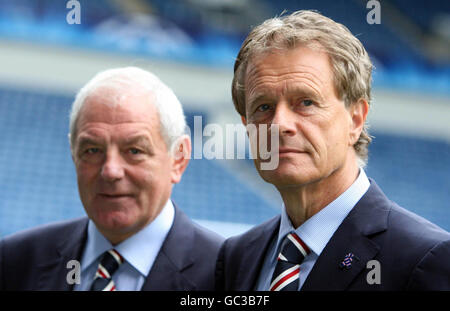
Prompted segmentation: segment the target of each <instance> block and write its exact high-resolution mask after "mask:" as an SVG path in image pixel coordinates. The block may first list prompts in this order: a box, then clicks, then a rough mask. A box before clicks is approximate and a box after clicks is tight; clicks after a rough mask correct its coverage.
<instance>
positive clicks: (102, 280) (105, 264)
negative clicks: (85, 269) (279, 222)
mask: <svg viewBox="0 0 450 311" xmlns="http://www.w3.org/2000/svg"><path fill="white" fill-rule="evenodd" d="M123 262H124V259H123V257H122V256H121V255H120V254H119V252H118V251H116V250H115V249H111V250H109V251H107V252H105V253H104V255H103V257H102V260H101V261H100V264H99V265H98V269H97V273H96V274H95V277H94V282H93V283H92V285H91V290H92V291H115V290H116V285H115V284H114V281H113V279H112V275H113V274H114V272H116V270H117V269H118V268H119V266H120V265H121V264H122V263H123Z"/></svg>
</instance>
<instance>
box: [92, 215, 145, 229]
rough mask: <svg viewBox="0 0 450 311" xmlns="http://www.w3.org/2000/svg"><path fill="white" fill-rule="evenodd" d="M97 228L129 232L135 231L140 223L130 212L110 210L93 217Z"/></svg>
mask: <svg viewBox="0 0 450 311" xmlns="http://www.w3.org/2000/svg"><path fill="white" fill-rule="evenodd" d="M92 220H93V221H94V222H95V224H96V225H97V227H99V228H102V229H105V230H108V231H118V232H127V231H133V229H134V228H135V227H136V223H137V222H138V217H137V215H135V213H133V212H132V211H130V210H127V209H124V210H109V211H105V210H102V211H98V212H97V213H95V216H94V217H92Z"/></svg>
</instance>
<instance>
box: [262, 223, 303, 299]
mask: <svg viewBox="0 0 450 311" xmlns="http://www.w3.org/2000/svg"><path fill="white" fill-rule="evenodd" d="M310 252H311V251H310V249H309V248H308V246H306V244H305V243H304V242H303V241H302V240H301V239H300V238H299V237H298V235H297V234H295V233H294V232H292V233H289V234H288V235H287V236H286V237H285V238H284V241H283V244H282V246H281V252H280V254H279V255H278V258H277V265H276V266H275V271H274V273H273V276H272V281H271V283H270V291H296V290H298V286H299V276H300V264H301V263H302V261H303V260H304V259H305V257H306V256H307V255H308V254H309V253H310Z"/></svg>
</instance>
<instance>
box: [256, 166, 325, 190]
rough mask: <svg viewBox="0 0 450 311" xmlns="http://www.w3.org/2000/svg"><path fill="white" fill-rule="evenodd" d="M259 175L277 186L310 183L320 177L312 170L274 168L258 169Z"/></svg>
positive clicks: (283, 186) (295, 185)
mask: <svg viewBox="0 0 450 311" xmlns="http://www.w3.org/2000/svg"><path fill="white" fill-rule="evenodd" d="M259 175H260V176H261V178H262V179H264V180H265V181H266V182H268V183H271V184H273V185H274V186H275V187H277V188H279V189H280V188H285V187H299V186H304V185H307V184H310V183H312V182H314V181H317V180H319V179H320V177H319V176H318V174H317V173H316V172H314V171H309V170H304V169H298V168H296V169H286V170H284V169H276V170H271V171H270V170H266V171H264V170H260V171H259Z"/></svg>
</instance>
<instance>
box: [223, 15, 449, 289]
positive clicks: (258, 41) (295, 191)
mask: <svg viewBox="0 0 450 311" xmlns="http://www.w3.org/2000/svg"><path fill="white" fill-rule="evenodd" d="M371 72H372V63H371V61H370V59H369V56H368V54H367V52H366V50H365V49H364V47H363V45H362V44H361V42H360V41H359V40H358V39H357V38H356V37H355V36H353V35H352V34H351V33H350V31H349V30H348V29H347V28H346V27H345V26H343V25H341V24H338V23H336V22H334V21H333V20H331V19H329V18H327V17H325V16H323V15H321V14H319V13H316V12H312V11H298V12H295V13H293V14H291V15H288V16H284V17H279V18H273V19H270V20H267V21H265V22H264V23H263V24H261V25H259V26H257V27H256V28H254V29H253V30H252V31H251V32H250V34H249V35H248V37H247V38H246V40H245V41H244V43H243V45H242V47H241V50H240V51H239V54H238V57H237V60H236V62H235V66H234V79H233V82H232V95H233V102H234V105H235V108H236V110H237V111H238V112H239V114H240V115H241V118H242V122H243V123H244V124H245V125H253V126H256V128H259V129H261V128H264V127H261V126H262V125H264V126H265V128H267V129H268V133H265V135H264V136H263V137H269V142H270V145H271V146H274V145H275V146H278V148H275V149H276V150H271V151H270V153H269V157H266V156H264V157H263V156H261V155H260V154H259V152H258V153H257V156H256V158H255V160H254V162H255V166H256V168H257V170H258V172H259V174H260V176H261V177H262V178H263V179H264V180H265V181H266V182H269V183H271V184H273V185H274V186H275V187H276V188H277V190H278V191H279V193H280V195H281V197H282V199H283V203H284V204H283V209H282V212H281V215H279V216H277V217H275V218H273V219H271V220H269V221H267V222H266V223H264V224H262V225H259V226H256V227H255V228H253V229H251V230H250V231H248V232H246V233H244V234H242V235H239V236H236V237H232V238H230V239H228V240H227V241H226V242H225V243H224V244H223V246H222V248H221V251H220V253H219V259H218V262H217V270H216V274H217V287H216V288H217V289H218V290H271V291H279V290H294V291H296V290H450V260H449V258H450V234H449V233H448V232H446V231H445V230H443V229H441V228H439V227H438V226H436V225H434V224H432V223H430V222H428V221H427V220H425V219H423V218H421V217H419V216H417V215H415V214H413V213H411V212H408V211H407V210H405V209H403V208H401V207H399V206H398V205H397V204H395V203H394V202H392V201H390V200H389V199H388V198H387V197H386V196H385V195H384V194H383V192H382V191H381V189H380V188H379V187H378V186H377V184H376V183H375V181H374V180H372V179H370V178H368V177H367V176H366V174H365V172H364V169H363V167H364V164H365V163H366V161H367V154H368V145H369V144H370V142H371V137H370V136H369V134H368V132H367V128H366V118H367V114H368V111H369V106H370V104H369V103H370V99H371V94H370V92H371ZM274 131H275V133H278V134H276V135H274V136H272V135H273V133H274ZM269 133H270V134H269ZM249 135H250V132H249ZM270 137H271V138H270ZM263 139H264V138H262V137H261V135H260V131H258V132H257V135H256V136H252V135H250V140H251V143H252V144H253V145H256V144H258V145H261V141H263ZM270 139H271V141H270ZM273 139H278V141H277V144H274V143H273ZM263 142H264V141H263ZM269 142H266V143H267V144H269ZM269 162H270V163H277V164H278V165H276V166H273V167H270V166H267V165H268V164H269ZM264 165H266V166H265V167H264ZM424 204H426V202H424Z"/></svg>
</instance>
